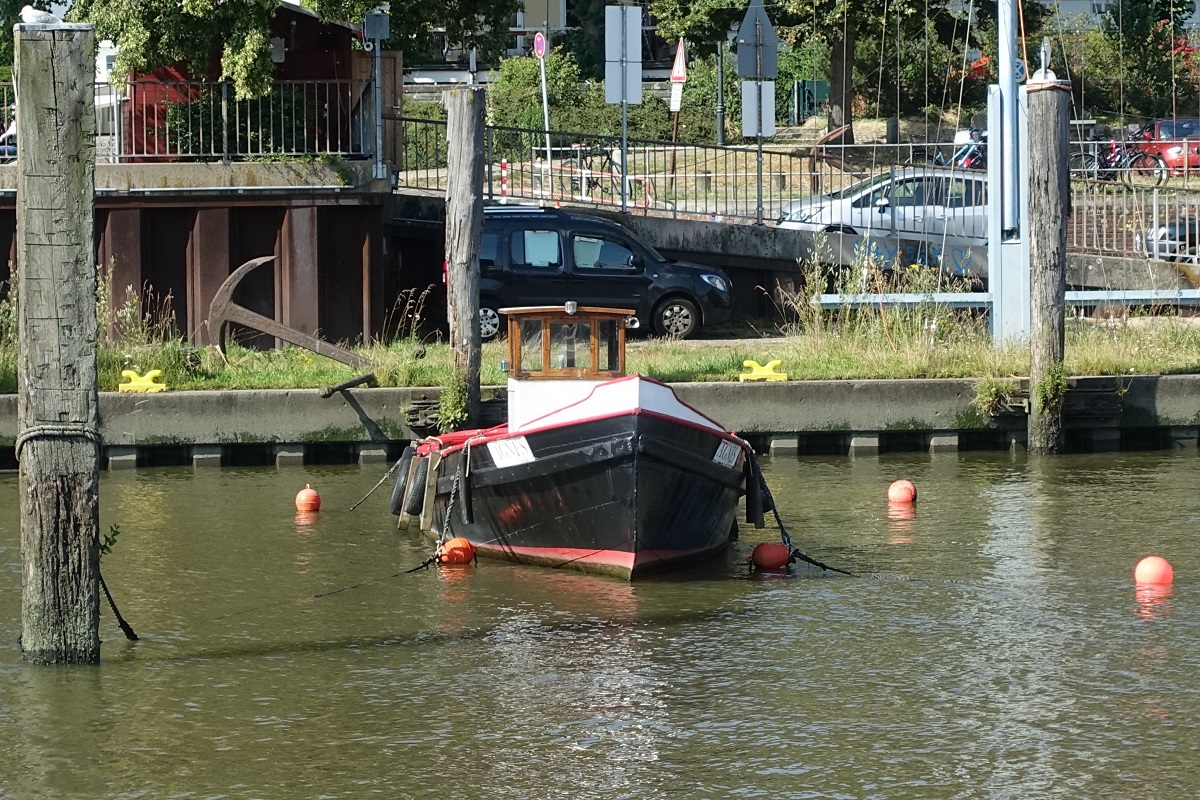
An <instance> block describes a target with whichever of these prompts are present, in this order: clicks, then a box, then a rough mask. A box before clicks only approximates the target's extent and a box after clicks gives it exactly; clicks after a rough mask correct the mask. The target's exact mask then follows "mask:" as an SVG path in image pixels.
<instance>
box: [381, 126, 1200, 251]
mask: <svg viewBox="0 0 1200 800" xmlns="http://www.w3.org/2000/svg"><path fill="white" fill-rule="evenodd" d="M400 125H401V129H402V136H403V142H404V149H403V159H402V161H401V163H400V164H399V165H398V182H399V185H400V186H407V187H412V188H424V189H444V188H445V185H446V174H445V172H446V163H445V158H446V147H445V144H446V143H445V122H443V121H438V120H425V119H411V118H404V119H402V120H401V121H400ZM546 139H547V136H546V133H545V131H543V130H539V129H519V128H506V127H498V126H488V127H487V129H486V131H485V148H486V153H485V164H486V166H485V178H484V181H485V186H484V191H485V195H486V196H487V197H488V199H489V200H491V201H494V202H503V201H513V202H538V203H560V204H573V205H582V206H591V207H603V208H617V209H619V208H620V207H621V189H622V183H624V184H625V191H626V200H625V202H626V207H627V209H628V210H629V211H630V212H631V213H637V214H656V215H666V216H673V217H683V218H699V219H709V220H728V221H734V222H758V221H762V222H765V223H773V222H776V221H778V219H779V217H780V214H781V212H782V211H783V210H784V209H785V208H787V206H789V205H790V204H793V203H797V202H802V201H805V200H808V199H811V198H813V197H815V196H818V195H828V194H830V193H833V192H837V191H840V190H843V189H846V188H847V187H849V186H851V185H853V184H854V183H856V182H858V181H861V180H865V179H869V178H874V177H881V176H883V175H884V174H885V173H889V174H891V175H892V176H897V175H899V176H904V175H912V176H920V175H931V174H932V175H942V176H949V177H948V178H947V180H948V181H949V182H948V183H945V184H944V186H945V187H946V191H945V196H946V197H947V198H948V199H947V201H946V202H945V204H943V205H942V206H941V212H940V213H941V215H942V218H941V219H938V220H933V219H931V218H930V216H929V215H926V216H924V217H922V218H921V219H917V218H915V216H914V217H907V218H906V217H905V215H904V214H902V213H893V214H889V215H887V219H886V224H885V225H884V224H883V223H881V225H882V229H880V228H875V229H873V230H872V232H873V233H875V234H877V235H878V234H891V235H896V234H911V236H910V238H917V239H919V238H921V237H926V236H928V235H930V234H931V232H936V233H938V234H940V235H943V236H946V235H949V237H950V238H952V239H957V240H958V244H959V245H961V246H962V247H967V246H968V245H969V246H972V247H974V246H976V245H978V246H980V247H983V246H986V241H985V240H986V233H987V231H986V212H985V210H984V209H985V202H986V201H985V198H984V196H983V195H982V194H980V195H971V194H969V192H970V191H972V190H970V189H968V195H967V196H966V197H964V196H963V195H962V194H961V192H959V193H958V194H956V192H957V191H958V189H957V188H956V187H958V186H960V185H961V184H962V182H963V181H970V182H974V181H978V180H983V181H984V182H985V183H986V172H984V171H982V170H966V169H960V168H956V167H953V166H945V167H938V169H937V170H936V171H935V172H929V170H928V167H929V166H930V165H931V164H932V163H933V162H935V161H938V160H940V161H949V160H953V153H954V150H955V146H954V145H953V144H951V143H948V142H947V143H929V144H920V143H905V144H899V145H883V144H864V145H837V146H833V145H825V146H817V145H809V144H795V145H787V144H782V145H772V146H771V147H769V148H765V149H764V151H763V154H762V158H763V167H762V173H761V174H762V180H761V182H760V181H759V180H758V177H757V176H758V174H759V170H758V164H757V153H756V151H755V148H754V147H753V146H743V147H738V146H718V145H690V144H689V145H683V144H676V145H673V144H671V143H670V142H661V141H647V140H639V139H630V140H629V144H628V151H627V152H628V159H629V164H628V166H627V168H626V169H624V170H623V169H621V165H620V163H619V162H620V139H619V138H618V137H611V136H599V135H596V134H587V133H569V132H555V131H552V132H551V133H550V136H549V139H550V145H549V156H550V157H549V158H547V157H546V156H547V145H546ZM1098 146H1102V145H1098V144H1097V143H1096V142H1092V141H1088V142H1075V143H1072V145H1071V149H1072V152H1082V151H1088V152H1093V151H1094V150H1095V148H1097V147H1098ZM1076 166H1078V165H1076ZM906 170H910V171H909V172H905V171H906ZM956 173H957V174H956ZM1189 173H1191V174H1189ZM1194 173H1195V170H1190V169H1189V168H1187V167H1186V166H1185V168H1184V169H1182V170H1177V171H1176V172H1174V173H1172V174H1170V175H1165V174H1164V175H1147V174H1143V173H1140V172H1133V171H1131V170H1130V169H1129V168H1121V167H1115V168H1111V169H1106V170H1102V171H1095V170H1091V171H1085V170H1083V169H1079V168H1076V169H1074V170H1073V171H1072V181H1071V193H1072V211H1073V213H1072V215H1071V218H1070V222H1069V227H1068V245H1069V247H1070V249H1071V250H1072V251H1073V252H1079V253H1090V254H1095V255H1104V256H1117V257H1145V256H1147V255H1156V256H1158V257H1169V258H1172V259H1179V260H1187V261H1191V262H1195V261H1197V259H1198V258H1200V255H1198V251H1197V245H1200V241H1196V240H1200V221H1197V222H1193V223H1191V227H1190V230H1191V231H1192V238H1193V240H1194V241H1191V242H1190V243H1185V242H1178V243H1175V246H1172V242H1174V240H1168V239H1166V238H1164V237H1163V235H1162V231H1163V228H1164V226H1167V225H1168V224H1169V223H1170V222H1172V221H1174V220H1177V219H1181V218H1182V219H1187V218H1189V217H1190V218H1192V219H1195V218H1197V217H1200V181H1198V180H1197V178H1200V175H1196V174H1194ZM952 198H957V199H952ZM893 210H894V211H896V212H899V211H900V209H898V208H893ZM832 213H833V212H830V211H828V210H823V211H822V212H820V214H824V215H827V216H829V215H831V214H832ZM868 217H869V215H868ZM868 217H864V219H866V218H868ZM870 218H871V219H877V220H883V219H884V216H882V215H878V216H876V217H870ZM816 219H817V220H818V221H822V222H826V223H827V224H829V225H836V224H837V223H838V222H839V221H838V220H835V219H834V218H833V217H832V216H829V219H828V220H826V219H825V218H824V217H821V216H820V215H818V217H817V218H816ZM947 231H948V234H947ZM864 232H865V231H864ZM976 240H978V241H976ZM1181 244H1187V246H1186V247H1182V248H1181V247H1180V246H1179V245H1181ZM846 248H849V249H850V250H853V249H854V248H853V246H852V245H846V244H844V243H843V249H846ZM1167 248H1170V249H1169V250H1168V249H1167Z"/></svg>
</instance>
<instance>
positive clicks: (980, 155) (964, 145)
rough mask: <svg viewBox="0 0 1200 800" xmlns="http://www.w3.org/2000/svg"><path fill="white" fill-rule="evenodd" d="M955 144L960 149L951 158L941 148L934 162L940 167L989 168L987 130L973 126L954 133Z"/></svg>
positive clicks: (934, 157) (935, 155)
mask: <svg viewBox="0 0 1200 800" xmlns="http://www.w3.org/2000/svg"><path fill="white" fill-rule="evenodd" d="M954 144H955V145H957V146H958V149H957V150H955V151H954V154H953V155H952V156H950V158H949V160H947V159H946V158H945V156H943V155H942V151H941V150H939V151H938V152H937V153H936V154H934V156H933V164H934V165H935V166H940V167H946V166H950V167H960V168H962V169H987V132H986V131H981V130H979V129H978V128H975V127H972V128H970V129H969V130H965V131H959V132H958V133H956V134H955V135H954Z"/></svg>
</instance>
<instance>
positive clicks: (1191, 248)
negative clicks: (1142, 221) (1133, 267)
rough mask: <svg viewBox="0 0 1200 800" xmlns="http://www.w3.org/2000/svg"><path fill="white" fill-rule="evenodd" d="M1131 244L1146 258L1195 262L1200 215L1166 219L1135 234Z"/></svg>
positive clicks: (1199, 242)
mask: <svg viewBox="0 0 1200 800" xmlns="http://www.w3.org/2000/svg"><path fill="white" fill-rule="evenodd" d="M1133 246H1134V249H1136V250H1137V251H1138V252H1140V253H1142V254H1143V255H1145V256H1146V257H1147V258H1160V259H1162V260H1163V261H1182V262H1186V263H1189V264H1195V263H1197V260H1198V259H1200V217H1194V216H1190V215H1187V214H1184V215H1182V216H1179V217H1176V218H1175V219H1170V220H1166V221H1164V222H1163V223H1162V224H1161V225H1159V226H1158V227H1156V228H1155V227H1152V228H1148V229H1147V230H1146V232H1145V233H1138V234H1135V235H1134V237H1133Z"/></svg>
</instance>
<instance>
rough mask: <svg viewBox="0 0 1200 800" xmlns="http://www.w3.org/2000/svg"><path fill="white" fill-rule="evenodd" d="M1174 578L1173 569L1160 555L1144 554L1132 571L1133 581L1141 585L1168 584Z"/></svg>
mask: <svg viewBox="0 0 1200 800" xmlns="http://www.w3.org/2000/svg"><path fill="white" fill-rule="evenodd" d="M1174 578H1175V572H1174V570H1172V569H1171V565H1170V564H1169V563H1167V560H1166V559H1165V558H1162V557H1161V556H1146V557H1145V558H1143V559H1142V560H1141V561H1139V562H1138V565H1137V568H1136V569H1134V571H1133V580H1134V583H1138V584H1143V585H1145V584H1151V585H1156V586H1168V585H1170V583H1171V581H1172V580H1174Z"/></svg>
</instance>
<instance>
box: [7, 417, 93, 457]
mask: <svg viewBox="0 0 1200 800" xmlns="http://www.w3.org/2000/svg"><path fill="white" fill-rule="evenodd" d="M34 439H87V440H88V441H90V442H93V443H95V444H97V445H98V444H100V432H99V431H97V430H96V427H95V426H94V425H91V424H89V423H87V422H47V423H43V424H41V425H34V426H32V427H29V428H26V429H25V430H23V431H21V432H20V433H19V434H17V440H16V441H15V442H14V443H13V450H14V452H15V454H16V458H17V460H18V461H20V460H21V448H23V447H24V446H25V444H26V442H30V441H32V440H34Z"/></svg>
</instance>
